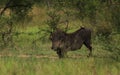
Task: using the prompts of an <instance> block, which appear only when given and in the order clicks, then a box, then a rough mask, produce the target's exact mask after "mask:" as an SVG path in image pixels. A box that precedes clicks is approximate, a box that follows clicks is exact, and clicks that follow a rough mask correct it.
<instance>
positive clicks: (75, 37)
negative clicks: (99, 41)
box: [50, 27, 92, 58]
mask: <svg viewBox="0 0 120 75" xmlns="http://www.w3.org/2000/svg"><path fill="white" fill-rule="evenodd" d="M50 39H51V41H52V47H51V49H53V50H54V51H56V52H57V54H58V56H59V58H63V57H66V53H67V51H75V50H77V49H80V48H81V47H82V45H83V44H84V45H85V46H86V47H87V48H88V49H89V50H90V53H89V55H88V56H90V55H92V46H91V30H90V29H87V28H84V27H81V28H80V29H79V30H77V31H75V32H73V33H66V32H64V31H62V30H60V29H56V31H54V32H53V33H51V35H50Z"/></svg>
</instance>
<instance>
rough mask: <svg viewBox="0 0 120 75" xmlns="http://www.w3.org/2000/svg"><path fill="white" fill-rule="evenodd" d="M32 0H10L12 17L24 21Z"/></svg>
mask: <svg viewBox="0 0 120 75" xmlns="http://www.w3.org/2000/svg"><path fill="white" fill-rule="evenodd" d="M32 5H33V0H12V3H11V7H10V9H11V10H12V11H11V14H12V16H13V19H14V20H16V21H17V22H18V21H24V20H25V19H26V18H27V17H28V16H29V14H28V13H29V12H30V10H31V9H32Z"/></svg>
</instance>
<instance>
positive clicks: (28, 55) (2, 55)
mask: <svg viewBox="0 0 120 75" xmlns="http://www.w3.org/2000/svg"><path fill="white" fill-rule="evenodd" d="M0 57H19V58H30V57H34V58H51V59H58V56H55V55H51V56H48V55H30V54H20V55H13V54H7V55H5V54H0ZM80 57H81V56H80V55H77V56H74V55H72V56H69V57H68V58H80Z"/></svg>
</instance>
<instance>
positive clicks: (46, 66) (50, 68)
mask: <svg viewBox="0 0 120 75" xmlns="http://www.w3.org/2000/svg"><path fill="white" fill-rule="evenodd" d="M119 70H120V63H119V62H116V61H110V59H109V58H102V59H100V58H86V57H82V58H79V59H75V58H69V59H61V60H59V59H48V58H44V59H42V58H41V59H37V58H34V57H31V58H17V57H10V58H9V57H4V58H0V74H1V75H119V74H120V72H119Z"/></svg>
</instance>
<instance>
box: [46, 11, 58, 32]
mask: <svg viewBox="0 0 120 75" xmlns="http://www.w3.org/2000/svg"><path fill="white" fill-rule="evenodd" d="M48 16H49V19H48V20H47V25H48V26H49V27H50V30H52V31H54V30H55V29H57V26H58V24H59V21H60V14H58V13H57V12H56V11H50V12H48Z"/></svg>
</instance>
